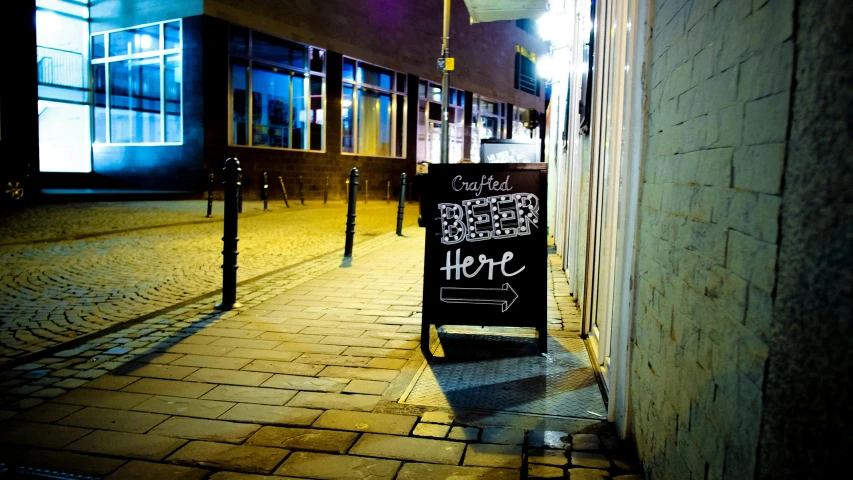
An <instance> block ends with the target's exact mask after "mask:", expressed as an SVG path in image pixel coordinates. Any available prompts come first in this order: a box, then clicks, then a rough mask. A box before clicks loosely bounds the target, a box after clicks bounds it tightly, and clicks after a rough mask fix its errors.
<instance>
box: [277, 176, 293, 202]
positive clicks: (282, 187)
mask: <svg viewBox="0 0 853 480" xmlns="http://www.w3.org/2000/svg"><path fill="white" fill-rule="evenodd" d="M278 183H280V184H281V194H282V195H284V206H285V207H287V208H290V202H288V201H287V189H286V188H284V180H282V179H281V175H279V176H278Z"/></svg>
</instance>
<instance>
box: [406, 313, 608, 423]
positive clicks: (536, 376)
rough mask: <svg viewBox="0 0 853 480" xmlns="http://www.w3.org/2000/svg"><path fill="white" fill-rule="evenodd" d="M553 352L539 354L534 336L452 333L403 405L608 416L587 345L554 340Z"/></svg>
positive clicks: (551, 341)
mask: <svg viewBox="0 0 853 480" xmlns="http://www.w3.org/2000/svg"><path fill="white" fill-rule="evenodd" d="M446 328H450V327H446ZM462 331H465V330H462ZM467 331H470V330H467ZM481 331H482V330H481ZM490 333H492V332H490ZM548 352H549V353H548V355H545V356H543V355H539V354H538V353H537V352H536V342H535V341H534V339H533V338H531V336H529V335H528V336H520V335H508V334H499V335H482V334H474V335H472V334H464V333H461V332H460V331H458V330H455V329H454V330H449V331H447V332H445V333H443V334H442V336H441V345H440V346H439V347H438V349H437V350H436V352H435V356H434V357H433V359H431V360H430V361H429V362H426V361H425V362H424V364H423V365H422V367H421V369H420V371H419V372H418V374H417V375H415V378H414V380H413V381H412V384H411V385H410V386H409V389H408V390H407V392H406V394H404V395H403V398H401V399H400V403H407V404H414V405H427V406H433V407H451V408H453V407H463V408H479V409H485V410H494V411H503V412H514V413H530V414H538V415H549V416H560V417H580V418H590V419H595V420H601V419H602V418H603V417H606V413H607V412H606V409H605V407H604V402H603V400H602V398H601V391H600V390H599V388H598V384H597V383H596V379H595V374H594V372H593V370H592V365H591V364H590V361H589V356H588V355H587V351H586V347H585V346H584V343H583V340H581V339H579V338H559V337H548Z"/></svg>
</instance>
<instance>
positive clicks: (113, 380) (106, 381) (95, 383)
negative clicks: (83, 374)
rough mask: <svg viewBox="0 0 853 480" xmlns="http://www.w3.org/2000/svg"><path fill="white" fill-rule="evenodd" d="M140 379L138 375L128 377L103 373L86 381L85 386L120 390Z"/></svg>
mask: <svg viewBox="0 0 853 480" xmlns="http://www.w3.org/2000/svg"><path fill="white" fill-rule="evenodd" d="M138 380H140V378H139V377H128V376H124V375H104V376H102V377H99V378H96V379H94V380H92V381H90V382H88V383H86V388H97V389H101V390H121V389H122V388H124V387H126V386H128V385H130V384H131V383H133V382H136V381H138Z"/></svg>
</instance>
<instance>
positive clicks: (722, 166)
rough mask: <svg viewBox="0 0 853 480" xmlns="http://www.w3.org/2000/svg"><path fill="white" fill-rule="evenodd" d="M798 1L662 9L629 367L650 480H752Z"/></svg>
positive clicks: (698, 2) (699, 2) (742, 0)
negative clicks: (674, 479) (795, 13)
mask: <svg viewBox="0 0 853 480" xmlns="http://www.w3.org/2000/svg"><path fill="white" fill-rule="evenodd" d="M793 10H794V7H793V0H769V1H768V0H753V1H749V0H662V1H656V2H654V11H655V14H654V18H653V20H652V22H653V23H652V25H653V40H652V44H651V56H650V57H651V59H652V60H651V79H650V82H649V83H648V88H649V89H650V91H649V102H650V105H649V107H650V108H649V111H650V116H649V119H648V121H649V123H648V135H649V137H648V149H647V154H646V163H645V171H644V184H643V190H642V202H641V203H642V206H641V220H640V221H641V228H640V242H639V252H638V279H637V284H638V290H637V292H638V303H637V305H638V306H637V309H638V310H637V315H636V321H635V338H634V344H633V358H632V373H633V378H632V384H631V388H632V409H633V428H634V434H635V438H636V440H637V444H638V448H639V451H640V456H641V458H642V459H643V461H644V464H645V466H646V469H647V471H648V472H649V473H650V476H651V478H654V479H657V478H678V479H687V478H693V479H705V478H726V479H733V478H752V477H753V472H754V469H755V463H756V460H755V458H756V448H757V445H758V438H759V427H760V421H761V405H762V388H763V383H764V372H765V364H766V362H767V357H768V347H767V345H768V334H769V329H770V326H771V318H772V315H771V313H772V307H773V300H772V298H773V297H772V295H773V290H774V285H775V282H776V277H775V269H776V257H777V249H778V234H779V232H778V229H779V227H778V225H779V214H780V205H781V197H780V189H781V184H782V172H783V168H784V159H785V139H786V129H787V124H788V120H789V118H788V117H789V111H788V110H789V102H790V88H791V83H792V75H793V73H792V62H793V47H792V40H791V38H792V31H793Z"/></svg>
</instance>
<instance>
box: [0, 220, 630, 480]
mask: <svg viewBox="0 0 853 480" xmlns="http://www.w3.org/2000/svg"><path fill="white" fill-rule="evenodd" d="M405 233H406V235H407V236H406V237H402V238H400V237H396V236H395V235H393V234H390V235H383V236H379V237H377V238H374V239H372V240H369V241H366V242H363V244H362V245H361V254H360V255H359V256H357V257H356V258H355V261H354V263H353V265H352V266H351V267H349V268H341V267H340V266H339V265H340V257H339V256H338V255H337V254H329V255H325V256H323V257H320V258H318V259H315V260H313V261H311V262H305V263H303V264H300V265H299V266H296V267H294V268H292V269H288V270H286V271H283V272H280V273H277V274H273V275H269V276H267V277H263V278H261V279H259V280H256V281H253V282H249V283H247V284H244V285H242V286H240V287H239V290H238V294H239V296H240V298H241V299H242V300H243V302H244V304H245V306H244V307H242V308H240V309H239V310H236V311H230V312H224V313H223V312H216V311H215V310H213V304H214V303H215V299H205V300H203V301H199V302H197V303H194V304H190V305H187V306H185V307H183V308H179V309H175V310H174V311H170V312H168V313H165V314H162V315H159V316H157V317H155V318H151V319H148V320H146V321H144V322H141V323H139V324H136V325H134V326H132V327H128V328H126V329H125V330H122V331H119V332H115V333H111V334H108V335H105V336H102V337H100V338H97V339H95V340H92V341H90V342H89V343H88V344H86V345H83V346H80V347H78V348H74V349H72V350H69V351H64V352H59V353H56V354H55V355H53V356H50V357H46V358H43V359H41V360H38V361H35V362H33V363H31V364H26V365H21V366H18V367H16V368H15V369H13V370H7V371H5V372H2V373H0V444H3V448H0V462H5V463H6V464H7V465H12V466H18V465H22V466H26V467H32V468H40V469H50V470H58V471H61V472H71V473H76V474H82V475H89V476H92V477H95V478H106V479H109V480H120V479H129V478H156V477H160V478H170V479H204V478H209V479H212V480H262V479H265V478H267V479H275V478H314V479H330V480H331V479H367V478H369V479H373V480H381V479H389V480H390V479H398V480H403V479H406V480H415V479H417V480H431V479H449V478H454V479H463V478H464V479H521V478H572V479H610V478H612V479H618V480H629V479H630V480H638V479H642V478H643V476H642V473H640V472H639V469H638V468H637V466H636V462H635V461H634V460H633V457H632V456H631V455H630V453H628V450H627V449H626V448H625V447H624V445H621V444H620V443H619V442H617V441H616V439H615V436H614V435H613V432H612V430H610V429H609V427H608V425H607V424H606V423H605V422H601V421H596V420H588V419H579V418H566V417H554V416H532V415H520V414H511V413H504V412H499V411H498V412H496V411H483V410H478V409H461V408H455V409H448V408H445V409H436V408H433V407H423V406H418V405H408V404H401V403H399V399H400V397H401V395H402V394H403V392H404V391H405V390H406V388H407V386H408V385H409V384H410V383H411V381H412V379H413V377H414V375H415V373H416V371H417V370H418V369H419V368H420V366H421V365H422V364H423V362H424V358H423V355H422V354H421V352H420V350H419V349H418V341H417V340H418V336H419V330H420V321H421V319H420V316H421V305H422V301H421V288H422V278H423V275H422V268H423V265H422V251H423V231H422V230H421V229H418V228H409V229H407V230H406V232H405ZM558 263H559V260H558V259H556V258H553V257H552V261H551V265H552V273H551V274H550V275H551V283H550V284H551V287H550V295H549V304H548V316H549V334H550V336H552V337H553V338H555V339H557V340H559V339H560V338H576V337H577V326H578V320H579V316H578V314H577V311H576V309H575V308H574V303H573V301H572V299H571V297H570V296H569V295H568V292H567V291H566V289H565V285H566V284H565V280H564V279H563V278H561V277H560V276H561V272H560V271H559V270H556V271H553V268H554V267H556V266H557V265H558ZM504 330H506V329H504ZM503 333H506V332H503ZM433 336H434V338H433V340H432V341H433V342H434V343H436V344H437V343H438V341H439V339H438V337H436V336H435V332H433ZM433 361H436V360H431V362H433ZM588 375H589V376H590V377H591V376H592V375H593V372H592V370H591V369H588ZM555 413H556V414H559V412H555ZM0 469H1V468H0Z"/></svg>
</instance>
